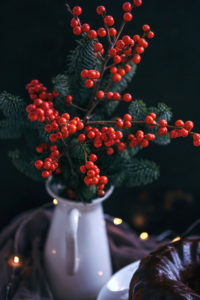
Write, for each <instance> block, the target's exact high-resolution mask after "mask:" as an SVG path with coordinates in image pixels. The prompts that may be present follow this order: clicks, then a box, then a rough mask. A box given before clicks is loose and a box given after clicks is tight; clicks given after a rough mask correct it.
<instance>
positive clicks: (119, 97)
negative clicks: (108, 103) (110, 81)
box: [112, 92, 121, 101]
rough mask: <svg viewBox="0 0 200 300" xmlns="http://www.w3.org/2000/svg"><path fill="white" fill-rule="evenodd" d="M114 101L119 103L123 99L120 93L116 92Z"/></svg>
mask: <svg viewBox="0 0 200 300" xmlns="http://www.w3.org/2000/svg"><path fill="white" fill-rule="evenodd" d="M112 98H113V100H116V101H118V100H120V99H121V95H120V93H117V92H115V93H114V94H113V97H112Z"/></svg>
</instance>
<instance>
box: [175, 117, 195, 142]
mask: <svg viewBox="0 0 200 300" xmlns="http://www.w3.org/2000/svg"><path fill="white" fill-rule="evenodd" d="M193 127H194V123H193V122H192V121H186V122H185V123H184V122H183V121H182V120H177V121H176V122H175V129H173V130H171V132H170V137H171V138H172V139H174V138H177V137H187V136H188V135H189V132H190V131H191V130H192V129H193ZM195 137H196V134H194V135H193V138H194V140H195ZM195 146H196V145H195Z"/></svg>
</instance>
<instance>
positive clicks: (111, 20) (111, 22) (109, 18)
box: [104, 16, 115, 26]
mask: <svg viewBox="0 0 200 300" xmlns="http://www.w3.org/2000/svg"><path fill="white" fill-rule="evenodd" d="M104 23H105V24H106V25H107V26H113V25H114V23H115V20H114V18H113V17H112V16H106V17H105V18H104Z"/></svg>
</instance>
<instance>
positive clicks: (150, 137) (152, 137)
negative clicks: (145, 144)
mask: <svg viewBox="0 0 200 300" xmlns="http://www.w3.org/2000/svg"><path fill="white" fill-rule="evenodd" d="M145 138H146V139H147V140H148V141H153V140H155V138H156V136H155V134H153V133H147V134H146V135H145Z"/></svg>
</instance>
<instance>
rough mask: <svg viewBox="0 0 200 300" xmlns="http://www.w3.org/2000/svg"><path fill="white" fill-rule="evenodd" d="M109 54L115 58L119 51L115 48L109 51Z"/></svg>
mask: <svg viewBox="0 0 200 300" xmlns="http://www.w3.org/2000/svg"><path fill="white" fill-rule="evenodd" d="M108 53H109V55H110V56H115V55H116V54H117V51H116V49H115V48H111V49H109V51H108Z"/></svg>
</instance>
